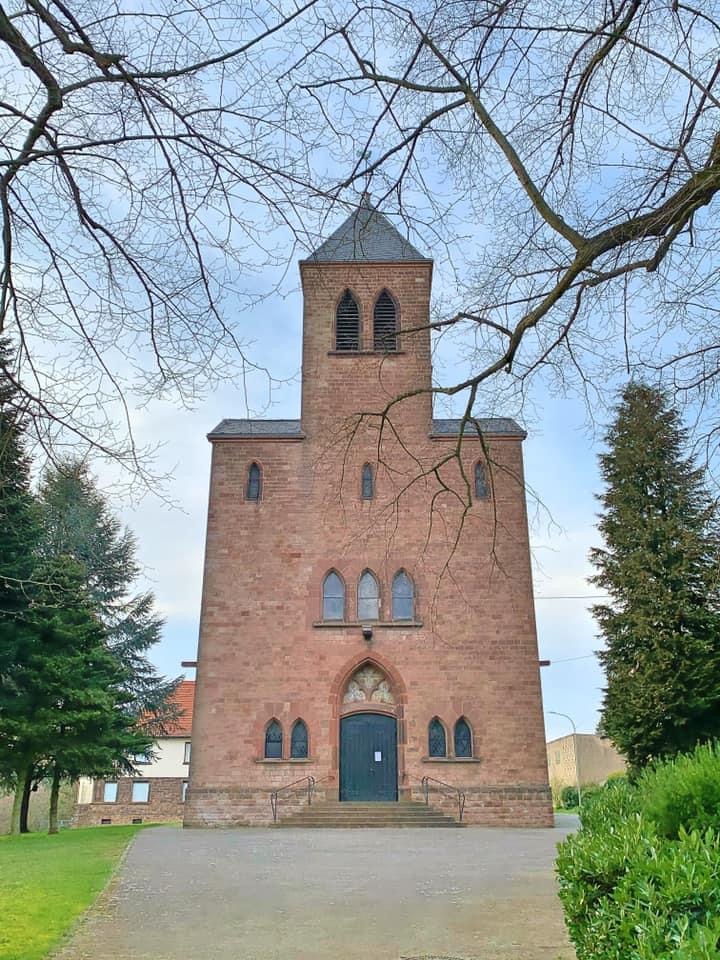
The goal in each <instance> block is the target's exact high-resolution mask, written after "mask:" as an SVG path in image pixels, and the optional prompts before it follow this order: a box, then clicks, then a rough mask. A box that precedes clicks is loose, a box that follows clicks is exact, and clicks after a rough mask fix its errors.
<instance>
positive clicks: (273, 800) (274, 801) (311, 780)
mask: <svg viewBox="0 0 720 960" xmlns="http://www.w3.org/2000/svg"><path fill="white" fill-rule="evenodd" d="M299 783H306V784H307V802H308V806H310V805H311V804H312V798H313V793H314V792H315V777H300V779H299V780H293V781H292V783H286V784H285V786H283V787H278V788H277V790H273V792H272V793H271V794H270V809H271V810H272V817H273V823H277V818H278V799H279V797H280V794H281V793H284V792H285V790H290V789H292V788H293V787H297V785H298V784H299Z"/></svg>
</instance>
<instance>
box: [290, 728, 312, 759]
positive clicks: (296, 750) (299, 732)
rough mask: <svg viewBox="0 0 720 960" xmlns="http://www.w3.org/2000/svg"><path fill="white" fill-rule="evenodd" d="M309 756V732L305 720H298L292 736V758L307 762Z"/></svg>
mask: <svg viewBox="0 0 720 960" xmlns="http://www.w3.org/2000/svg"><path fill="white" fill-rule="evenodd" d="M307 755H308V731H307V727H306V726H305V723H304V721H303V720H296V721H295V723H294V724H293V728H292V733H291V734H290V756H291V758H292V759H293V760H305V759H307Z"/></svg>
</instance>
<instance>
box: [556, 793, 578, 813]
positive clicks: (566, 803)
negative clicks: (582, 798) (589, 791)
mask: <svg viewBox="0 0 720 960" xmlns="http://www.w3.org/2000/svg"><path fill="white" fill-rule="evenodd" d="M560 802H561V804H562V805H563V807H564V808H565V809H566V810H572V809H573V807H576V806H577V805H578V792H577V787H563V788H562V793H561V794H560Z"/></svg>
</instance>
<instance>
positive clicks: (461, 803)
mask: <svg viewBox="0 0 720 960" xmlns="http://www.w3.org/2000/svg"><path fill="white" fill-rule="evenodd" d="M420 782H421V783H422V788H423V794H424V795H425V805H426V806H428V805H429V804H430V783H431V782H432V783H437V784H439V785H440V786H441V787H445V788H446V789H447V790H452V791H453V792H454V793H456V794H457V803H458V821H459V822H460V823H462V819H463V813H464V812H465V794H464V792H463V791H462V790H461V789H460V788H459V787H456V786H454V785H453V784H452V783H445V781H444V780H437V779H436V778H435V777H423V778H422V780H421V781H420Z"/></svg>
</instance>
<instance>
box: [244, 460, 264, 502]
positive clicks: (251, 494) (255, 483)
mask: <svg viewBox="0 0 720 960" xmlns="http://www.w3.org/2000/svg"><path fill="white" fill-rule="evenodd" d="M245 496H246V499H248V500H259V499H260V498H261V496H262V471H261V470H260V467H259V466H258V465H257V464H256V463H251V464H250V469H249V470H248V478H247V490H246V492H245Z"/></svg>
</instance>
